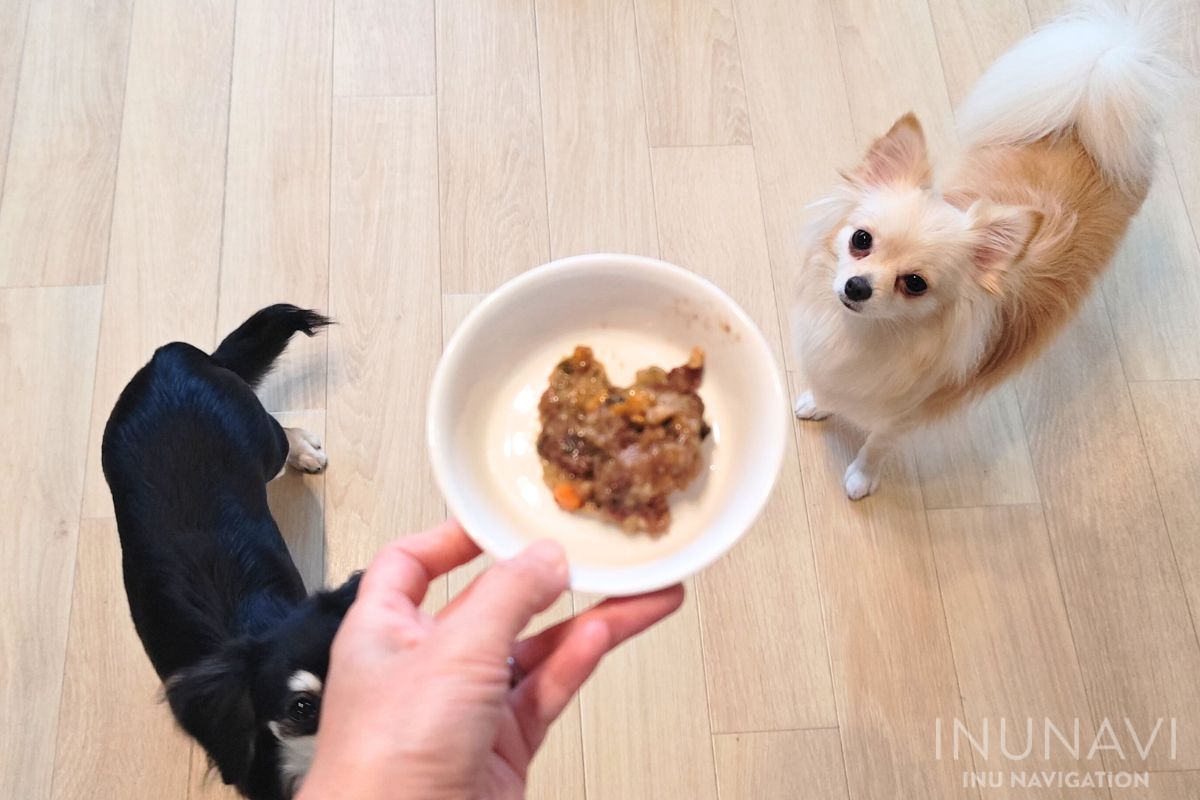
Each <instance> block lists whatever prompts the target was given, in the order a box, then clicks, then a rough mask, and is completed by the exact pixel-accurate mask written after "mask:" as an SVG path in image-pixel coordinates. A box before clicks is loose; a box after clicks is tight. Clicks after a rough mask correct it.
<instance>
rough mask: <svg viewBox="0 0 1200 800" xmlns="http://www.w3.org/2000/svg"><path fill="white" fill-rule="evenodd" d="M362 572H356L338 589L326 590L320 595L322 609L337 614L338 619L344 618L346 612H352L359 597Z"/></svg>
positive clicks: (319, 600) (319, 601)
mask: <svg viewBox="0 0 1200 800" xmlns="http://www.w3.org/2000/svg"><path fill="white" fill-rule="evenodd" d="M362 575H363V573H362V570H359V571H358V572H355V573H354V574H353V575H351V576H350V577H349V578H347V579H346V582H345V583H343V584H342V585H341V586H339V587H337V588H336V589H325V590H324V591H321V592H320V593H318V595H317V597H318V603H319V604H320V608H321V609H322V610H323V611H325V612H327V613H333V614H336V615H337V616H338V617H344V616H345V615H346V612H347V611H349V610H350V606H351V605H353V603H354V600H355V599H356V598H357V597H358V584H359V581H360V580H362Z"/></svg>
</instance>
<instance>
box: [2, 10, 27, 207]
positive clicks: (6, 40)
mask: <svg viewBox="0 0 1200 800" xmlns="http://www.w3.org/2000/svg"><path fill="white" fill-rule="evenodd" d="M28 19H29V0H3V1H2V2H0V198H2V197H3V196H4V195H3V188H4V172H5V166H6V165H7V164H8V143H9V136H10V135H11V134H12V124H13V111H14V110H15V107H16V102H17V80H18V78H19V76H20V74H21V56H22V54H23V53H24V52H25V23H26V21H27V20H28Z"/></svg>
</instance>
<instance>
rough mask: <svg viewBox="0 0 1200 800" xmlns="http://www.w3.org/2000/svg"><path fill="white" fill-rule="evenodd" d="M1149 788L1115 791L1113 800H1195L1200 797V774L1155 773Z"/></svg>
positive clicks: (1150, 778)
mask: <svg viewBox="0 0 1200 800" xmlns="http://www.w3.org/2000/svg"><path fill="white" fill-rule="evenodd" d="M1149 784H1150V785H1149V786H1147V787H1138V788H1128V789H1113V790H1112V797H1113V800H1195V799H1196V798H1197V797H1200V772H1153V773H1151V774H1150V776H1149Z"/></svg>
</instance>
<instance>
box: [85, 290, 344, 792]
mask: <svg viewBox="0 0 1200 800" xmlns="http://www.w3.org/2000/svg"><path fill="white" fill-rule="evenodd" d="M328 324H329V320H328V319H326V318H325V317H323V316H321V315H320V314H317V313H316V312H313V311H305V310H303V309H299V308H296V307H295V306H291V305H275V306H271V307H269V308H264V309H263V310H262V311H259V312H258V313H257V314H255V315H254V316H252V317H251V318H250V319H249V320H247V321H246V322H245V323H243V324H242V326H241V327H239V328H238V329H237V330H235V331H234V332H233V333H231V334H230V335H229V336H228V337H227V338H226V339H225V341H223V342H221V345H220V347H218V348H217V350H216V352H214V353H213V354H212V355H211V356H210V355H207V354H206V353H204V352H202V351H200V350H197V349H196V348H195V347H192V346H191V345H188V344H183V343H181V342H175V343H173V344H168V345H166V346H164V347H161V348H159V349H158V350H157V351H156V352H155V354H154V357H153V358H152V359H151V360H150V363H149V364H147V365H146V366H144V367H142V369H141V370H140V371H139V372H138V373H137V375H135V376H134V378H133V380H132V381H130V383H129V385H128V386H127V387H125V391H123V392H122V393H121V397H120V399H119V400H118V401H117V405H116V408H114V409H113V413H112V416H111V417H110V418H109V420H108V426H107V427H106V428H105V431H104V443H103V447H102V455H103V466H104V476H105V478H107V480H108V485H109V487H110V488H111V490H112V495H113V504H114V506H115V507H116V517H117V527H118V529H119V531H120V536H121V550H122V560H123V565H124V575H125V591H126V593H127V594H128V596H129V610H130V612H131V613H132V616H133V622H134V625H135V626H136V627H137V632H138V636H140V637H141V640H142V645H143V646H144V647H145V649H146V654H147V655H148V656H150V661H151V662H152V663H153V664H154V669H155V670H156V671H157V672H158V676H159V677H160V678H161V679H162V681H163V684H164V686H165V690H166V697H167V701H168V702H169V703H170V706H171V710H172V712H174V714H175V718H176V719H177V720H178V722H179V724H180V725H181V726H182V727H183V729H184V730H185V731H187V732H188V733H189V734H190V735H192V736H193V737H195V739H196V740H197V741H198V742H200V744H201V745H203V746H204V749H205V750H206V751H207V752H208V756H209V759H210V762H211V763H212V764H213V765H214V766H215V767H216V768H217V769H218V770H220V773H221V777H222V778H223V779H224V781H225V783H227V784H232V785H235V786H236V787H237V789H238V790H239V791H240V792H241V793H242V794H244V795H245V796H247V797H251V798H263V799H264V800H282V798H287V797H290V796H291V795H292V794H293V793H294V792H295V790H296V788H297V786H298V784H299V782H300V780H301V779H302V778H303V776H304V773H305V771H306V770H307V768H308V763H309V761H310V760H311V756H312V743H313V736H314V734H315V733H316V729H317V716H318V713H319V710H320V701H321V690H322V687H323V684H324V680H325V673H326V670H327V668H328V665H329V647H330V644H331V642H332V639H333V636H334V633H335V632H336V631H337V628H338V625H339V624H340V623H341V620H342V617H343V616H344V615H345V613H346V610H347V608H349V606H350V604H351V603H352V602H353V601H354V597H355V594H356V592H357V589H358V579H357V576H356V577H354V578H351V579H350V580H349V581H347V583H346V584H345V585H343V586H342V587H341V588H339V589H337V590H335V591H330V592H318V593H316V594H314V595H312V596H311V597H310V596H308V594H307V592H306V591H305V589H304V584H303V583H302V581H301V579H300V573H299V572H298V571H297V569H296V566H295V564H294V563H293V562H292V559H291V556H290V555H289V554H288V551H287V547H286V546H285V544H284V541H283V538H282V537H281V536H280V534H279V528H278V527H277V526H276V525H275V520H274V519H272V518H271V513H270V511H269V510H268V508H267V490H266V485H267V482H268V481H270V480H271V479H273V478H275V477H277V476H278V475H280V474H282V471H283V469H284V465H285V464H291V465H293V466H295V467H297V468H299V469H304V470H306V471H309V472H319V471H320V470H321V469H322V468H323V467H324V465H325V455H324V453H323V452H322V451H321V450H320V443H319V442H318V441H317V439H316V437H314V436H312V434H309V433H306V432H304V431H301V430H299V429H285V428H283V427H281V426H280V425H279V423H278V422H276V421H275V420H274V419H273V418H272V417H271V416H270V415H269V414H268V413H267V412H266V410H265V409H264V408H263V407H262V404H261V403H260V402H259V400H258V398H257V397H256V396H255V394H254V391H253V387H254V386H255V384H257V383H258V381H260V380H261V379H262V378H263V377H264V376H265V375H266V373H267V372H268V371H269V370H270V368H271V365H272V363H273V362H274V361H275V359H276V358H278V357H279V355H280V354H281V353H282V352H283V350H284V348H285V347H286V346H287V342H288V339H290V338H291V336H292V334H294V333H296V332H297V331H302V332H304V333H305V334H307V335H308V336H312V335H314V334H315V333H316V332H317V330H318V329H320V328H322V327H324V326H325V325H328Z"/></svg>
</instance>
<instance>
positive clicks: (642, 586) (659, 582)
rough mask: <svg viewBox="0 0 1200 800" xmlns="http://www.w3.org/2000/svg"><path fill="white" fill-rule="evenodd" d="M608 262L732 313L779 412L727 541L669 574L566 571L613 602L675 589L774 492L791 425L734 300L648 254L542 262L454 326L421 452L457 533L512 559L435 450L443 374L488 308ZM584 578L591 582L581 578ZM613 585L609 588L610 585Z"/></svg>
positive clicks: (680, 562) (759, 343)
mask: <svg viewBox="0 0 1200 800" xmlns="http://www.w3.org/2000/svg"><path fill="white" fill-rule="evenodd" d="M614 263H616V264H619V265H621V266H624V267H637V268H645V269H652V270H656V271H658V272H660V273H662V274H666V275H668V276H670V277H671V278H673V279H677V280H680V281H685V282H688V283H690V284H692V285H693V286H694V287H696V288H699V289H700V290H701V291H703V292H704V293H706V294H708V295H710V296H711V297H713V298H714V299H715V300H717V301H719V302H720V303H721V304H722V305H723V306H724V308H723V309H722V311H725V312H728V313H730V314H732V315H733V316H734V317H735V318H736V319H737V322H738V324H739V326H740V328H741V332H742V335H743V336H745V335H747V334H749V337H750V344H751V346H752V347H753V348H756V349H758V350H759V351H760V353H761V354H762V355H763V356H764V357H765V359H766V363H767V365H768V371H769V372H770V373H771V375H772V376H773V377H774V380H773V381H771V386H770V387H769V393H770V394H771V395H772V396H771V398H769V399H770V402H771V404H773V405H774V406H776V407H777V408H778V409H779V412H778V413H777V414H774V415H771V417H772V418H773V419H774V422H773V423H771V424H773V425H774V426H775V427H776V428H777V429H778V430H777V433H778V434H779V435H778V436H774V437H768V439H769V441H770V442H774V443H775V444H774V445H773V446H772V448H771V450H772V452H771V453H770V454H769V455H768V459H769V460H770V461H771V462H773V463H772V464H771V467H772V469H771V470H770V475H771V478H770V480H769V481H764V482H762V483H761V484H760V485H756V486H753V487H751V488H750V489H749V490H743V491H746V492H747V497H746V500H745V502H744V503H743V504H742V505H743V506H744V507H745V508H747V509H748V511H747V513H746V514H745V518H744V521H742V522H741V523H739V524H738V525H736V526H731V527H738V528H740V530H739V531H738V532H737V533H736V534H735V535H731V536H730V535H727V536H725V537H722V538H718V539H709V540H708V541H709V542H710V544H709V545H708V546H707V547H705V546H701V547H692V548H691V549H692V552H691V553H690V554H689V556H688V557H687V558H685V559H677V560H676V562H675V567H674V568H673V569H669V570H668V569H652V568H646V567H648V566H649V565H630V566H629V567H588V568H586V569H585V570H584V573H585V574H584V575H580V574H579V570H578V569H577V568H576V567H575V566H574V565H572V566H571V579H570V587H571V589H572V590H574V591H578V592H587V593H592V594H600V595H606V596H613V597H615V596H624V595H633V594H642V593H645V592H651V591H655V590H657V589H662V588H664V587H667V586H671V585H673V584H676V583H680V582H682V581H683V580H685V579H687V578H688V577H691V576H692V575H695V574H697V573H699V572H700V571H702V570H703V569H705V568H706V567H708V566H709V565H711V564H712V563H714V562H715V561H716V560H717V559H719V558H720V557H721V556H723V555H724V554H725V553H727V552H728V551H729V550H730V549H731V548H732V547H733V545H734V544H736V543H737V542H738V541H740V540H741V538H742V537H743V536H745V535H746V533H747V532H748V531H749V530H750V528H751V527H753V525H754V523H755V522H756V521H757V520H758V518H759V517H760V516H761V515H762V513H763V510H764V509H765V508H766V504H767V501H768V500H769V499H770V498H771V495H772V493H773V492H774V490H775V486H776V484H777V483H778V481H779V475H780V472H781V471H782V466H783V458H784V455H785V454H786V452H787V442H786V438H785V437H786V436H789V435H791V433H792V432H791V430H789V429H790V427H791V426H790V416H789V415H788V412H787V406H788V404H787V392H786V389H785V387H784V381H783V376H782V374H781V372H780V366H779V363H778V361H777V360H776V358H775V354H774V353H773V352H772V350H771V347H770V345H769V344H768V342H767V339H766V336H765V335H764V334H763V332H762V330H761V329H760V328H759V327H758V325H757V324H756V323H755V322H754V320H753V319H751V317H750V315H749V314H747V313H746V311H745V309H743V308H742V307H741V305H739V304H738V302H737V301H736V300H734V299H733V298H732V297H731V296H730V295H729V294H727V293H726V292H725V291H724V290H723V289H721V288H720V287H719V286H717V285H716V284H715V283H713V282H712V281H710V280H708V279H707V278H705V277H703V276H702V275H698V274H697V273H695V272H692V271H691V270H688V269H684V268H683V267H680V266H677V265H675V264H671V263H669V262H666V261H663V260H661V259H657V258H652V257H650V256H640V255H632V254H625V253H586V254H581V255H573V256H566V257H564V258H559V259H555V260H553V261H549V262H547V263H545V264H541V265H540V266H537V267H533V268H531V269H528V270H526V271H525V272H522V273H521V274H520V275H517V276H515V277H513V278H511V279H509V280H508V281H505V282H504V283H503V284H501V285H500V286H498V287H496V289H494V290H493V291H491V292H489V293H488V295H487V296H486V297H485V298H484V299H483V300H481V301H480V303H479V304H478V305H477V306H476V307H475V308H474V309H472V310H471V312H470V313H468V314H467V316H466V317H465V318H464V319H463V320H462V322H461V323H460V324H459V326H458V328H457V330H455V332H454V334H453V335H452V336H451V337H450V341H449V342H447V344H446V346H445V348H444V349H443V351H442V355H441V358H440V359H439V360H438V363H437V367H436V368H435V370H434V375H433V380H432V381H431V383H430V389H429V395H428V399H427V405H426V412H425V430H426V445H427V447H428V449H429V458H430V464H431V466H432V468H433V475H434V481H435V482H436V484H437V486H438V489H439V490H440V491H441V493H442V497H443V498H444V500H445V502H446V508H447V510H448V511H449V513H450V515H451V516H453V517H455V518H456V519H458V520H459V522H460V524H461V525H462V526H463V529H464V530H465V531H466V532H467V535H468V536H470V537H471V539H472V540H473V541H474V542H475V543H476V544H477V545H479V547H480V548H481V549H482V550H484V551H485V552H486V553H488V554H490V555H492V556H493V557H494V558H497V559H504V558H511V557H512V556H514V555H516V554H517V552H518V550H512V551H511V552H509V549H510V548H508V547H505V546H502V545H501V543H500V542H498V541H496V539H494V538H492V537H491V536H490V535H489V534H488V532H487V531H488V528H487V516H488V515H487V514H481V513H477V512H476V510H475V508H474V505H475V504H473V503H470V502H469V498H467V497H466V496H465V495H464V493H463V491H462V490H461V489H460V488H459V482H458V481H456V480H455V479H454V478H453V472H454V471H453V469H452V465H451V458H450V453H449V448H448V447H445V446H443V445H444V439H445V438H446V437H445V436H443V435H442V431H443V430H448V427H447V426H446V425H444V424H443V423H444V422H445V420H444V419H443V411H444V409H445V408H446V407H447V406H446V405H445V402H444V395H445V393H446V391H447V389H446V386H447V384H448V383H449V380H450V377H451V375H452V374H453V373H452V371H451V370H452V368H453V367H454V366H455V365H456V363H457V362H458V361H459V359H460V358H461V355H460V354H461V352H462V351H463V349H464V348H465V347H466V343H467V342H468V341H470V340H471V339H472V338H473V337H475V336H476V334H477V329H478V328H479V326H480V325H481V324H483V322H485V321H486V320H488V319H489V318H490V313H491V311H492V309H493V308H495V307H496V306H498V305H500V304H502V303H503V302H504V301H505V300H507V299H508V298H509V297H511V296H512V295H516V294H519V293H520V292H522V291H523V290H525V289H526V288H527V287H528V286H529V285H530V284H534V283H537V282H538V281H541V280H544V279H545V277H546V276H547V275H549V274H551V273H555V274H558V273H562V272H570V271H579V272H586V271H589V270H592V269H594V268H595V267H597V266H600V265H607V266H612V265H613V264H614ZM764 388H766V387H764ZM705 540H706V539H705V534H704V533H703V532H702V533H701V534H700V536H699V537H698V538H697V540H696V543H697V544H698V543H700V542H704V541H705ZM641 568H646V569H641ZM635 570H636V571H638V572H644V574H642V575H640V576H639V577H634V576H633V575H632V574H631V575H630V576H629V578H628V579H624V580H621V581H620V585H619V586H617V585H613V584H611V583H609V582H607V581H605V580H604V579H603V577H602V576H615V575H620V574H621V573H622V572H629V573H633V572H634V571H635ZM589 575H591V576H592V578H593V579H589V577H588V576H589ZM596 577H600V580H599V581H597V580H595V579H594V578H596ZM613 583H616V581H614V582H613Z"/></svg>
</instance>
